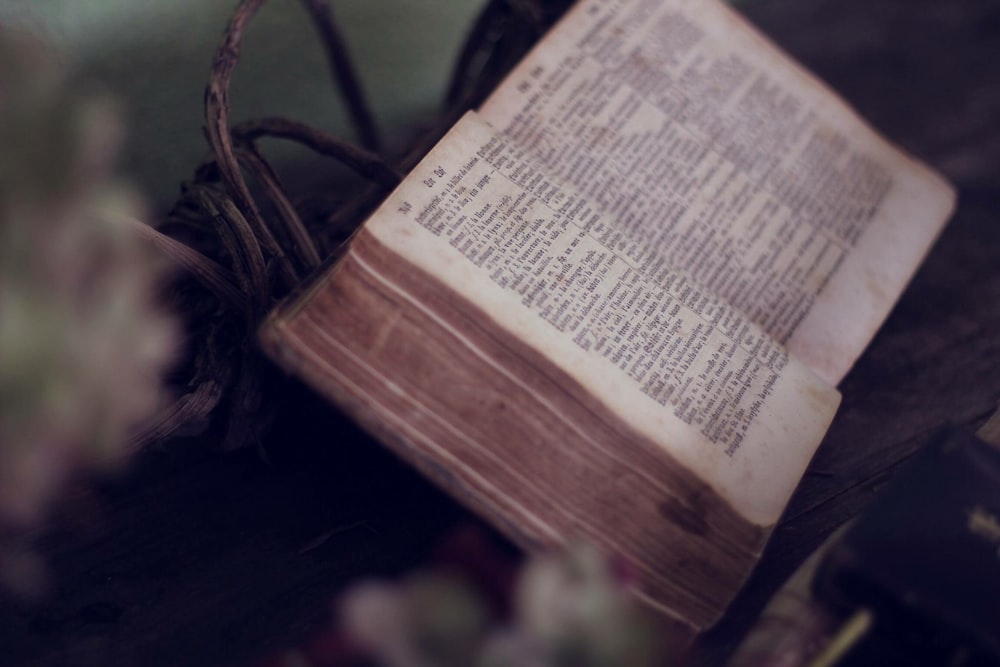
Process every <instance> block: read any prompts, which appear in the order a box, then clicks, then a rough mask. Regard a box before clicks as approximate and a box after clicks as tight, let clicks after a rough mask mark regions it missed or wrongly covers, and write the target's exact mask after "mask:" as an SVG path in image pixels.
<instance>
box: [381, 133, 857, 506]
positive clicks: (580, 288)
mask: <svg viewBox="0 0 1000 667" xmlns="http://www.w3.org/2000/svg"><path fill="white" fill-rule="evenodd" d="M519 150H520V149H519V148H518V146H517V145H516V144H515V143H514V142H512V141H510V140H509V139H507V138H504V137H502V136H499V135H497V134H496V133H495V131H494V130H493V129H492V128H491V127H490V126H488V125H487V124H486V123H484V122H482V121H481V120H479V119H477V118H476V117H475V116H474V115H473V114H469V115H467V116H466V117H465V118H463V120H462V121H461V122H460V123H458V124H457V125H456V126H455V127H454V128H453V129H452V131H451V132H450V133H449V134H448V135H447V136H446V137H445V139H443V140H442V141H441V142H440V143H439V144H438V145H437V146H436V147H435V148H434V150H433V151H432V152H431V153H430V154H429V155H428V156H427V157H426V158H425V159H424V161H423V162H421V163H420V165H418V167H417V168H416V169H415V170H414V171H413V172H412V173H411V174H410V175H409V176H408V177H407V178H406V179H405V180H404V182H403V184H402V185H401V186H400V187H399V188H398V189H397V190H396V191H395V192H394V193H393V194H392V195H391V196H390V198H389V199H388V200H387V201H386V202H385V203H384V204H383V206H382V207H381V208H380V209H379V210H378V211H377V212H376V214H375V215H374V216H373V217H372V218H371V219H370V220H369V221H368V223H366V226H365V232H366V233H370V234H372V235H373V236H374V237H375V238H376V239H377V240H378V241H379V242H380V243H382V244H384V245H385V246H387V247H388V248H389V249H391V250H392V251H393V252H394V253H396V254H398V255H399V256H400V257H402V259H404V260H405V261H407V262H410V263H412V264H414V265H416V266H417V267H418V268H420V269H422V270H424V271H426V272H427V273H430V274H431V275H433V276H435V277H436V278H438V279H439V280H441V281H442V282H444V283H445V284H446V285H447V286H449V287H450V288H451V289H453V290H455V291H456V292H458V293H459V294H460V295H461V296H462V297H463V298H465V299H468V300H469V301H470V302H472V303H475V304H476V305H477V306H478V307H479V308H481V309H483V310H484V311H486V312H487V313H489V314H490V316H491V317H492V318H493V319H494V320H495V321H496V322H497V324H498V325H499V326H500V327H501V328H503V329H506V330H507V331H509V332H510V333H511V335H513V336H516V337H517V338H519V339H520V340H521V341H523V342H525V343H526V344H528V345H529V346H531V347H533V348H535V349H537V350H538V351H539V352H541V353H542V354H543V355H544V356H545V357H546V358H548V359H550V360H551V361H552V362H553V363H555V364H556V365H557V366H558V367H560V368H561V369H563V370H564V371H565V372H566V373H568V374H569V375H570V376H571V377H573V378H574V379H575V380H576V381H577V382H579V383H580V384H581V385H582V386H583V387H585V388H586V389H587V391H588V392H590V393H591V394H592V395H593V396H594V397H596V398H597V399H598V400H599V401H601V402H602V403H604V404H605V405H606V406H608V408H609V409H610V410H612V411H613V412H614V413H616V414H618V415H619V416H621V417H622V418H623V419H624V420H626V421H627V422H628V423H629V424H631V425H632V426H634V427H635V428H636V429H637V430H638V431H639V432H641V433H642V434H643V435H644V436H646V437H648V438H649V439H650V440H651V441H653V442H655V443H657V444H658V445H660V446H662V447H663V448H664V449H665V450H666V451H667V452H669V454H670V455H672V456H673V457H674V458H675V459H676V460H677V461H678V462H680V463H681V464H682V465H684V466H685V467H687V468H688V469H690V470H692V471H693V472H694V474H696V475H698V476H699V477H700V478H701V479H703V480H705V481H706V482H708V483H709V484H710V485H711V486H712V487H713V488H714V489H715V490H716V491H717V492H718V493H719V494H720V495H721V496H722V497H723V498H724V499H726V500H727V501H728V502H729V503H731V504H732V506H733V507H734V509H736V510H737V511H738V512H739V513H740V514H742V515H743V516H745V517H747V518H748V519H749V520H751V521H753V522H756V523H757V524H759V525H770V524H773V523H774V522H775V521H776V520H777V518H778V515H779V514H780V512H781V510H782V508H783V507H784V505H785V503H786V501H787V499H788V497H789V495H790V494H791V492H792V490H793V488H794V486H795V484H796V483H797V482H798V479H799V477H800V476H801V474H802V472H803V470H804V469H805V466H806V464H807V463H808V461H809V459H810V457H811V456H812V453H813V451H814V449H815V447H816V446H817V445H818V444H819V441H820V440H821V439H822V436H823V434H824V432H825V430H826V428H827V426H828V425H829V422H830V420H831V419H832V416H833V412H834V411H835V409H836V406H837V404H838V402H839V394H838V393H837V392H836V390H835V389H833V388H832V387H831V386H829V385H828V384H827V383H825V382H823V381H822V380H820V379H819V378H817V377H816V376H815V375H814V374H813V373H812V372H811V371H810V370H809V369H808V368H807V367H805V366H804V365H802V364H800V363H799V362H797V361H795V360H793V359H790V358H789V356H788V353H787V352H786V351H785V349H784V348H783V347H782V346H781V345H780V344H778V343H777V342H775V341H774V340H772V339H771V337H769V336H768V335H766V334H765V333H764V332H763V331H762V330H760V328H759V327H757V326H756V325H754V324H753V323H752V322H750V321H748V320H747V318H746V317H744V316H743V315H741V314H740V313H739V311H738V310H736V309H734V308H733V307H731V306H730V305H728V304H727V303H726V302H725V301H723V300H722V299H720V298H719V297H717V296H715V295H714V294H712V293H711V292H710V291H709V290H706V289H704V288H703V287H702V286H701V285H700V284H698V282H697V281H695V280H693V279H692V278H691V277H690V276H688V275H686V274H684V273H683V272H680V271H672V272H671V271H664V272H663V273H662V275H660V276H658V280H655V281H654V280H651V279H650V278H649V277H648V276H647V275H646V274H645V273H644V272H642V271H640V270H638V267H637V265H636V263H635V262H634V261H633V260H632V259H631V258H630V257H629V256H628V255H627V254H626V253H623V252H621V251H620V249H618V248H617V247H615V246H614V245H611V244H608V243H607V242H606V241H605V240H604V238H603V234H602V233H601V232H600V231H599V230H601V229H602V228H603V227H602V226H603V225H606V224H608V223H607V220H606V216H605V215H604V214H603V213H601V212H600V211H599V210H598V209H597V207H596V206H594V205H593V204H590V203H588V201H587V200H586V199H585V198H584V197H582V196H581V195H580V194H579V193H576V192H575V191H574V190H573V189H572V188H571V187H566V186H562V185H560V184H559V182H558V181H554V180H550V179H549V178H547V177H546V175H544V174H543V173H542V172H541V171H539V170H537V169H535V168H534V167H532V165H530V164H529V163H528V162H526V161H524V160H519V159H518V158H517V154H518V151H519ZM528 172H530V173H531V174H532V177H531V178H530V179H528V180H529V181H530V183H529V184H528V185H525V184H524V183H523V181H524V180H525V178H524V176H525V174H526V173H528ZM401 287H402V288H403V289H405V286H401Z"/></svg>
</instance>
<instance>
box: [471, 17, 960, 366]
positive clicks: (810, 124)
mask: <svg viewBox="0 0 1000 667" xmlns="http://www.w3.org/2000/svg"><path fill="white" fill-rule="evenodd" d="M481 115H482V116H483V118H485V119H486V120H487V121H488V122H489V123H491V124H492V125H493V126H494V127H496V128H497V129H499V130H500V131H502V132H503V133H504V134H505V135H506V136H507V137H509V138H510V139H511V140H513V141H514V142H515V143H516V144H517V145H518V146H519V147H520V148H519V150H520V151H521V153H522V158H525V159H528V157H529V156H530V161H531V162H532V163H533V164H534V165H536V166H537V167H538V168H539V169H542V170H544V171H545V172H546V173H548V174H549V175H550V176H551V177H552V178H556V179H558V180H560V181H561V182H563V183H567V184H571V185H573V186H574V187H575V188H577V189H578V190H579V191H580V192H582V193H583V194H584V195H585V196H587V197H588V198H589V199H590V201H593V202H595V204H596V205H597V207H598V208H599V210H600V211H601V212H602V213H603V214H604V215H603V216H602V225H603V227H602V228H600V229H597V230H596V232H597V233H598V234H599V235H600V238H601V240H602V242H603V243H605V244H606V245H608V246H610V247H614V248H615V249H616V250H617V251H619V252H621V253H622V254H623V256H624V257H627V258H628V259H629V261H631V262H632V263H633V264H634V265H635V266H637V267H638V270H640V271H641V272H642V273H643V274H644V275H645V276H646V277H647V278H649V279H651V280H654V281H659V280H661V279H662V277H663V276H665V275H669V274H670V272H671V271H672V270H675V269H681V270H683V271H685V272H687V273H688V274H689V275H691V276H693V277H694V278H695V279H696V280H698V281H699V282H700V283H701V284H703V285H705V286H706V287H707V288H708V289H710V290H712V291H713V292H714V293H716V294H719V295H720V296H722V297H723V298H724V299H725V300H726V301H727V302H728V303H730V304H731V305H732V306H734V307H735V308H737V309H739V310H741V311H742V312H744V313H745V314H746V315H747V316H748V317H749V318H750V319H751V320H752V321H754V322H755V323H756V324H758V325H759V326H761V327H762V328H763V329H764V330H765V331H767V333H768V334H770V335H771V336H772V337H773V338H775V339H776V340H778V341H780V342H783V343H784V344H785V345H786V346H787V347H788V349H789V350H790V351H791V353H792V354H793V355H794V356H796V357H798V358H800V359H801V360H803V361H804V362H805V363H806V364H808V365H809V366H810V367H812V368H813V369H814V370H815V371H816V372H817V373H818V374H819V375H820V376H821V377H823V378H824V379H826V380H827V381H828V382H830V383H833V384H836V383H838V382H839V381H840V380H841V378H842V377H843V376H844V374H846V372H847V371H848V370H849V369H850V367H851V366H852V364H853V363H854V361H855V360H856V359H857V357H858V356H859V355H860V353H861V351H862V350H863V349H864V347H865V346H866V345H867V344H868V342H869V341H870V339H871V337H872V336H873V335H874V332H875V331H876V329H877V328H878V326H879V325H880V324H881V322H882V321H883V320H884V318H885V317H886V315H887V314H888V312H889V309H890V308H891V306H892V304H893V303H894V302H895V300H896V299H897V298H898V296H899V294H900V293H901V291H902V289H903V287H904V286H905V284H906V282H907V281H908V280H909V278H910V276H911V275H912V273H913V271H914V270H915V269H916V266H917V265H918V263H919V261H920V259H921V258H922V257H923V256H924V254H925V253H926V252H927V249H928V248H929V246H930V244H931V243H932V241H933V239H934V238H935V237H936V235H937V233H938V232H939V230H940V228H941V227H942V225H943V224H944V221H945V220H946V219H947V217H948V215H949V213H950V211H951V209H952V207H953V205H954V194H953V192H952V191H951V189H950V187H949V186H948V185H947V184H946V183H945V182H943V181H942V180H941V179H940V178H938V177H937V176H936V175H934V174H933V173H932V172H930V171H929V170H927V169H926V168H925V167H923V166H922V165H920V164H919V163H917V162H915V161H913V160H911V159H910V158H909V157H907V156H906V155H904V154H902V153H900V152H899V151H898V150H896V149H895V148H893V147H892V146H890V145H889V144H888V143H886V142H885V141H884V140H882V139H881V138H880V137H879V136H878V135H877V134H875V133H874V132H873V131H872V130H871V129H870V128H869V127H868V126H867V125H866V124H865V123H864V122H863V121H861V120H860V119H859V118H858V117H857V116H856V115H855V114H854V113H853V112H852V111H851V110H850V109H849V108H848V107H847V106H846V105H845V104H844V103H843V102H841V101H840V100H839V99H838V98H837V97H836V96H835V95H834V94H832V93H831V92H829V91H828V90H827V89H826V88H825V87H824V86H823V85H822V84H821V83H819V82H818V81H816V80H815V79H814V78H812V77H811V76H810V75H809V74H808V73H806V72H804V71H803V70H802V69H801V68H799V67H798V66H797V65H796V64H794V63H793V62H792V61H790V60H789V59H788V58H787V57H786V56H785V55H783V54H782V53H780V52H779V51H778V50H777V49H776V48H775V47H774V46H773V45H771V44H770V43H769V42H767V41H766V40H765V39H764V38H763V37H761V36H760V35H759V34H758V33H757V32H756V31H755V30H754V29H753V28H752V27H750V26H749V25H748V24H747V23H745V22H744V21H743V20H742V19H741V18H739V17H738V16H737V15H736V14H735V13H733V12H732V11H731V10H730V9H729V8H728V7H726V6H725V5H724V4H722V3H721V2H717V1H716V0H585V1H583V2H580V3H579V4H577V5H576V6H575V7H574V9H573V10H572V11H571V12H570V13H569V14H568V15H567V17H566V18H565V19H564V20H563V21H562V22H561V23H560V24H559V25H558V26H557V27H556V28H555V29H554V30H553V31H552V32H550V34H549V35H548V36H546V38H545V39H544V40H543V41H542V42H541V44H540V45H539V46H538V47H537V48H536V49H535V50H534V51H533V52H532V53H531V54H530V55H529V56H528V57H527V58H526V59H525V60H524V61H523V62H522V63H521V64H520V65H519V66H518V68H517V69H516V70H515V72H514V73H513V74H512V75H511V76H510V77H508V78H507V80H506V81H505V82H504V83H503V84H502V85H501V86H500V88H499V89H498V90H497V92H496V93H495V94H494V95H493V96H492V97H491V98H490V99H489V100H488V101H487V102H486V103H485V104H484V105H483V108H482V109H481Z"/></svg>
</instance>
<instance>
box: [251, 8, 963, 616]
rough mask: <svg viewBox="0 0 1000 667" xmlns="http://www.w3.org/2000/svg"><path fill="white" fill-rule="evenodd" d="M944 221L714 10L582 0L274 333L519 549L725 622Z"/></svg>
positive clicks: (897, 159)
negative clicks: (628, 574) (605, 567)
mask: <svg viewBox="0 0 1000 667" xmlns="http://www.w3.org/2000/svg"><path fill="white" fill-rule="evenodd" d="M953 204H954V195H953V192H952V190H951V188H950V187H949V186H948V185H947V184H946V183H945V182H943V181H942V180H941V179H940V178H938V177H937V176H936V175H935V174H933V173H932V172H931V171H929V170H928V169H927V168H926V167H924V166H922V165H920V164H919V163H917V162H915V161H914V160H912V159H910V158H909V157H907V156H906V155H904V154H902V153H901V152H900V151H898V150H897V149H895V148H893V147H892V146H890V145H889V144H887V143H886V142H885V141H884V140H883V139H881V138H880V137H879V136H878V135H877V134H875V133H874V132H873V131H872V130H871V129H870V128H869V127H868V126H867V125H865V124H864V122H862V121H861V120H860V119H859V118H858V117H857V116H856V115H855V114H854V113H853V112H852V111H851V110H850V109H849V108H848V107H847V106H846V105H845V104H844V103H843V102H842V101H840V100H839V99H838V98H837V97H836V96H835V95H834V94H833V93H831V92H829V91H828V90H826V89H825V88H824V87H823V86H822V84H820V83H818V82H817V81H816V80H814V79H813V78H812V77H811V76H810V75H808V74H807V73H805V72H804V71H802V70H801V69H800V68H799V67H798V66H796V65H795V64H794V63H792V62H790V61H789V60H788V58H787V57H786V56H784V55H782V54H781V53H780V52H779V51H778V50H777V49H776V48H775V47H774V46H772V45H771V44H769V43H768V42H767V41H766V40H765V39H764V38H762V37H761V36H760V35H759V34H758V33H757V32H755V30H754V29H753V28H752V27H750V26H749V25H748V24H747V23H745V22H744V21H743V20H742V19H741V18H739V17H738V16H737V15H736V14H735V13H733V11H732V10H730V9H729V8H728V7H727V6H726V5H724V4H722V3H720V2H715V1H712V0H584V1H583V2H580V3H579V4H577V5H576V6H575V7H574V8H573V9H572V10H571V11H570V12H569V13H568V14H567V15H566V16H565V18H564V19H563V20H562V21H561V22H560V23H559V24H558V25H557V26H556V27H555V28H554V29H553V30H552V31H551V32H550V33H549V34H548V35H547V36H546V37H545V38H544V39H543V40H542V41H541V42H540V43H539V45H538V46H537V47H536V48H535V49H534V50H533V51H532V53H530V54H529V56H528V57H526V58H525V60H524V61H523V62H522V63H521V64H520V65H519V66H518V67H517V68H516V70H515V71H514V72H513V73H511V75H510V76H508V77H507V79H505V81H504V82H503V83H502V84H501V85H500V87H499V88H498V89H497V90H496V92H495V93H494V94H493V95H492V97H491V98H490V99H489V100H488V101H487V102H486V103H485V104H484V105H483V106H482V108H481V109H480V110H479V111H478V113H476V112H470V113H469V114H467V115H466V116H465V117H464V118H463V119H462V120H461V122H459V123H458V124H457V125H456V126H455V127H454V128H453V129H452V130H451V132H450V133H449V134H448V135H447V136H446V137H445V138H444V139H443V140H442V141H441V142H440V143H439V144H438V145H437V146H436V147H435V148H434V149H433V150H432V151H431V152H430V153H429V154H428V155H427V156H426V158H425V159H424V160H423V161H422V162H421V163H420V164H419V165H418V166H417V167H416V168H415V169H414V170H413V172H412V173H411V174H410V175H409V176H408V177H407V178H406V179H405V181H404V182H403V183H402V185H400V187H399V188H398V189H397V190H396V191H395V192H394V193H393V194H392V195H391V196H389V197H388V199H387V200H386V201H385V202H384V203H383V205H382V206H381V207H380V208H379V209H378V211H377V212H376V213H375V214H374V215H373V216H372V217H371V218H370V219H369V220H368V221H367V222H366V223H365V225H364V227H363V228H362V229H361V230H360V232H359V233H358V234H357V235H356V237H355V238H354V240H353V242H352V243H351V245H350V248H349V250H348V251H347V252H346V253H345V255H344V257H343V258H342V259H341V260H340V261H339V262H338V263H337V264H336V265H335V266H333V267H332V268H330V269H329V270H328V271H326V273H325V274H324V275H323V276H322V277H320V278H319V279H317V280H316V281H315V282H314V283H313V284H312V285H311V286H310V287H309V288H308V289H307V290H305V291H304V292H303V293H302V294H301V295H299V296H298V297H297V298H296V299H294V300H293V301H291V302H289V303H288V304H286V305H285V306H284V307H282V308H280V309H279V310H278V311H277V312H276V313H274V314H273V315H272V317H271V318H270V319H269V321H268V322H267V324H266V326H265V327H264V329H263V331H262V340H263V342H264V346H265V348H266V349H267V350H268V352H269V354H270V355H272V357H273V358H274V359H275V360H277V361H278V362H279V363H280V364H282V365H283V366H285V367H286V368H287V369H289V370H290V371H292V372H294V373H295V374H297V375H299V376H300V377H302V378H304V379H305V380H306V381H307V382H309V383H311V384H312V385H313V386H314V387H315V388H316V389H317V390H319V391H320V392H322V393H324V394H325V395H327V396H328V397H329V398H330V399H331V400H332V401H334V402H335V403H336V404H337V405H339V406H340V407H341V408H342V409H343V410H345V411H346V412H347V413H349V414H350V415H352V416H353V417H354V418H356V419H357V420H358V421H359V422H360V423H361V424H363V425H364V426H365V427H367V428H368V429H369V430H370V431H371V432H372V433H373V434H374V435H375V436H376V437H378V438H379V439H380V440H381V441H382V442H384V443H385V444H386V445H387V446H388V447H390V448H392V449H393V450H394V451H395V452H397V453H398V454H399V455H400V456H401V457H403V458H404V459H406V460H407V461H409V462H410V463H411V464H412V465H414V466H415V467H416V468H418V469H419V470H420V471H422V472H423V473H424V474H426V475H427V476H428V477H429V478H431V479H432V480H434V481H435V482H437V483H438V484H439V485H441V486H442V487H443V488H444V489H445V490H447V491H448V492H449V493H451V494H452V495H453V496H454V497H456V498H457V499H459V500H460V501H462V502H464V503H466V504H467V505H468V506H469V507H471V508H473V509H474V510H475V511H477V512H478V513H479V514H481V515H482V516H484V517H485V518H486V519H488V520H489V521H491V522H492V523H493V524H494V525H495V526H496V527H497V528H498V529H500V530H501V531H503V532H504V533H506V534H507V535H509V536H510V537H511V538H512V539H514V540H515V541H516V542H518V543H519V544H521V545H523V546H525V547H527V548H529V549H539V548H544V547H546V546H548V545H553V544H558V543H563V542H567V541H574V540H581V541H588V542H591V543H594V544H596V545H598V546H600V547H602V548H603V549H605V550H606V551H608V552H612V553H617V554H620V555H622V556H623V557H625V558H626V559H628V561H630V562H631V563H632V564H633V566H634V568H635V569H636V571H637V572H638V573H639V575H640V584H639V586H638V590H637V592H636V593H637V595H639V596H640V597H641V598H642V599H643V600H645V601H646V602H648V603H649V604H650V605H652V606H654V607H655V608H657V609H659V610H660V611H662V612H663V613H664V614H666V615H668V616H670V617H671V618H673V619H675V620H676V621H677V622H678V623H680V624H683V625H684V626H685V627H687V628H690V629H693V630H698V629H702V628H705V627H706V626H709V625H711V624H712V623H713V622H715V621H716V620H717V619H718V618H719V616H720V615H721V614H722V612H723V611H724V609H725V608H726V606H727V604H728V603H729V601H730V600H731V599H732V597H733V596H734V594H735V593H736V591H737V590H738V589H739V588H740V586H741V584H742V583H743V581H744V580H745V578H746V577H747V575H748V574H749V572H750V570H751V569H752V567H753V566H754V564H755V562H756V561H757V559H758V557H759V555H760V553H761V550H762V548H763V546H764V544H765V541H766V539H767V537H768V534H769V532H770V530H771V529H772V527H773V526H774V525H775V523H776V522H777V520H778V518H779V517H780V515H781V512H782V509H783V507H784V506H785V504H786V502H787V500H788V498H789V496H790V494H791V493H792V491H793V489H794V488H795V486H796V484H797V482H798V480H799V478H800V476H801V475H802V473H803V471H804V469H805V467H806V465H807V464H808V462H809V460H810V458H811V456H812V454H813V452H814V450H815V449H816V447H817V446H818V444H819V442H820V441H821V440H822V438H823V435H824V433H825V432H826V430H827V428H828V426H829V424H830V421H831V420H832V418H833V415H834V412H835V410H836V407H837V405H838V403H839V400H840V395H839V393H838V391H837V389H836V384H837V383H838V382H839V381H840V380H841V378H842V377H843V376H844V374H845V373H846V372H847V371H848V369H849V368H850V367H851V365H852V364H853V363H854V361H855V360H856V359H857V357H858V356H859V355H860V354H861V352H862V350H863V349H864V347H865V346H866V345H867V344H868V342H869V341H870V339H871V337H872V336H873V335H874V333H875V331H876V329H877V328H878V327H879V325H880V323H881V322H882V321H883V319H884V318H885V317H886V315H887V313H888V311H889V309H890V308H891V306H892V304H893V302H894V301H895V300H896V299H897V298H898V296H899V294H900V293H901V291H902V289H903V287H904V286H905V284H906V282H907V281H908V279H909V277H910V276H911V275H912V273H913V272H914V270H915V269H916V267H917V265H918V264H919V262H920V260H921V258H922V257H923V255H924V254H925V253H926V252H927V250H928V248H929V246H930V244H931V243H932V242H933V239H934V238H935V236H936V235H937V234H938V232H939V231H940V229H941V227H942V225H943V224H944V222H945V220H946V218H947V217H948V215H949V213H950V211H951V209H952V207H953Z"/></svg>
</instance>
